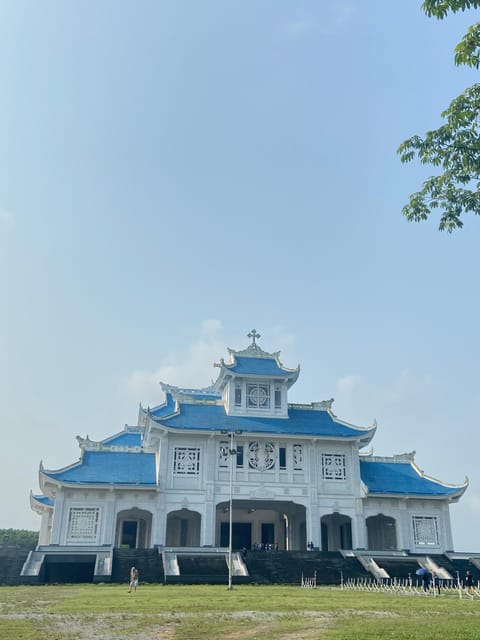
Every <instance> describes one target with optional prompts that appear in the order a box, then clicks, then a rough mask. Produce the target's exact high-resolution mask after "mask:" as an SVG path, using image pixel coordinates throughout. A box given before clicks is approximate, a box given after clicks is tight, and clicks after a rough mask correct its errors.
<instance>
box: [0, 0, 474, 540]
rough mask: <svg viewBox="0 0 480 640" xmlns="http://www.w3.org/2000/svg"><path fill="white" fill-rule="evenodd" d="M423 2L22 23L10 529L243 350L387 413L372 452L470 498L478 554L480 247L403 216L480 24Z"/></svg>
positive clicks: (1, 409)
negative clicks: (420, 153) (96, 456)
mask: <svg viewBox="0 0 480 640" xmlns="http://www.w3.org/2000/svg"><path fill="white" fill-rule="evenodd" d="M420 4H421V3H420V1H419V0H418V1H417V0H402V2H384V1H383V0H346V1H343V0H338V1H337V0H328V1H327V0H323V1H319V0H315V1H311V2H286V1H282V0H271V1H268V0H263V1H262V2H244V1H242V2H240V1H239V2H237V1H234V0H232V1H230V2H223V1H220V0H216V1H213V0H212V1H208V0H202V2H194V1H193V0H191V1H188V2H187V1H182V0H175V1H169V2H161V1H155V2H148V1H146V0H144V1H140V2H121V1H115V2H113V1H112V2H107V1H98V2H91V3H81V2H69V1H61V2H54V1H49V2H44V3H36V2H33V1H32V2H22V1H19V0H15V1H14V2H13V1H7V2H3V3H1V5H0V80H1V87H2V91H1V94H2V99H1V100H0V136H1V141H2V145H1V153H0V291H1V299H2V303H3V304H2V310H3V312H2V313H1V314H0V425H1V427H0V428H1V430H2V442H3V446H2V453H3V455H2V466H1V472H0V473H1V478H2V484H3V487H4V505H3V508H2V516H1V519H0V528H1V527H17V528H38V526H39V520H38V518H37V516H36V515H35V514H33V513H32V512H30V509H29V502H28V493H29V491H30V488H33V490H34V491H35V490H38V484H37V472H38V466H39V462H40V460H41V459H42V460H43V462H44V464H45V466H46V467H47V468H58V467H62V466H65V465H67V464H70V463H72V462H74V461H75V460H76V459H77V458H78V455H79V451H78V448H77V443H76V441H75V435H77V434H79V435H82V436H85V435H87V434H88V435H89V436H90V437H91V438H93V439H101V438H103V437H106V436H108V435H110V434H112V433H115V432H117V431H119V430H121V429H122V428H123V425H124V424H125V423H129V424H134V423H135V421H136V415H137V407H138V403H139V402H140V401H141V402H143V403H144V404H151V405H154V404H158V403H159V402H160V401H161V399H162V398H161V392H160V388H159V386H158V381H159V380H163V381H165V382H169V383H172V384H178V385H182V386H188V385H192V386H204V385H206V384H209V382H210V381H211V379H212V378H214V377H215V376H216V371H215V370H214V369H213V368H212V363H213V362H214V361H218V360H219V358H220V357H222V356H226V348H227V346H230V347H232V348H236V349H241V348H244V347H246V346H247V344H248V342H249V341H248V338H247V337H246V334H247V333H248V331H249V330H250V329H252V328H253V327H255V328H256V329H257V330H258V331H260V333H261V334H262V338H261V340H260V346H261V347H262V348H263V349H265V350H267V351H275V350H277V349H281V350H282V359H283V361H284V363H285V365H286V366H292V367H293V366H296V365H297V363H300V365H301V368H302V373H301V377H300V379H299V381H298V382H297V384H296V385H295V387H294V388H293V389H292V391H291V400H292V401H297V402H310V401H313V400H322V399H326V398H330V397H332V396H333V397H334V398H335V400H336V401H335V405H334V411H335V413H336V414H337V415H338V416H339V417H340V418H343V419H345V420H348V421H351V422H353V423H354V424H359V425H363V424H371V422H372V421H373V419H374V418H376V419H377V421H378V432H377V435H376V437H375V439H374V443H373V444H374V452H375V453H377V454H378V455H391V454H396V453H402V452H405V451H411V450H413V449H414V450H416V452H417V455H416V460H417V463H418V465H419V466H420V467H421V468H422V469H424V470H425V472H426V473H428V474H430V475H432V476H434V477H437V478H440V479H442V480H444V481H446V482H452V483H460V482H462V481H463V479H464V477H465V476H466V475H468V476H469V478H470V487H469V489H468V491H467V493H466V495H465V496H464V498H463V499H462V500H461V501H460V503H459V504H458V505H454V506H453V507H452V510H451V513H452V521H453V528H454V540H455V546H456V548H457V549H459V550H476V551H478V550H479V545H478V541H477V535H476V532H477V531H478V530H479V528H480V470H479V469H480V468H479V465H478V450H479V444H480V442H479V441H480V435H479V432H478V418H477V416H478V408H477V398H478V392H477V386H478V381H479V361H480V358H479V356H480V354H479V346H478V344H479V343H478V326H479V317H478V316H479V300H478V292H477V280H478V244H479V240H480V220H478V219H477V220H475V219H470V220H469V219H467V220H466V221H465V222H466V224H465V228H464V229H463V230H462V231H460V232H457V233H456V234H454V235H447V234H442V233H440V232H438V231H437V225H438V220H435V219H432V220H431V221H429V222H427V223H424V224H420V225H419V224H412V223H408V222H407V221H406V220H405V219H404V218H403V217H402V216H401V213H400V210H401V207H402V205H403V204H404V203H405V202H406V200H407V199H408V195H409V193H411V192H412V191H414V190H416V189H417V188H418V187H419V186H420V184H421V181H422V180H423V179H424V178H425V177H426V176H428V175H429V174H430V172H431V171H430V169H429V168H428V167H422V166H419V165H416V164H411V165H406V166H402V165H401V163H400V161H399V159H398V156H397V155H396V148H397V147H398V145H399V144H400V142H402V141H403V140H404V139H405V138H407V137H409V136H410V135H412V134H414V133H420V134H421V133H423V132H424V131H426V130H428V129H432V128H434V127H436V126H438V125H439V124H440V122H441V120H440V113H441V111H442V110H443V109H444V108H446V107H447V105H448V103H449V102H450V100H451V99H452V98H453V97H455V96H456V95H457V94H458V93H460V92H461V91H462V90H463V89H464V88H465V87H466V86H468V85H469V84H472V83H473V82H475V81H476V80H477V72H474V71H472V70H470V69H458V68H455V66H454V64H453V48H454V46H455V44H456V43H457V42H458V40H459V39H460V38H461V36H462V35H463V33H464V32H465V30H466V28H467V26H468V25H469V24H470V23H471V22H473V21H474V20H475V17H476V16H475V14H473V13H466V14H461V15H458V16H453V17H450V18H449V19H447V20H444V21H437V20H434V19H428V18H427V17H426V16H425V15H424V14H423V13H422V11H421V9H420Z"/></svg>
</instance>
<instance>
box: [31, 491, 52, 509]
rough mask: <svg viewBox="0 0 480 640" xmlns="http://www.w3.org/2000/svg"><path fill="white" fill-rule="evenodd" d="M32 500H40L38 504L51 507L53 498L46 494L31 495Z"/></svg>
mask: <svg viewBox="0 0 480 640" xmlns="http://www.w3.org/2000/svg"><path fill="white" fill-rule="evenodd" d="M32 498H33V500H35V501H36V502H40V504H44V505H45V506H47V507H53V500H52V499H51V498H49V497H48V496H44V495H43V494H37V495H32Z"/></svg>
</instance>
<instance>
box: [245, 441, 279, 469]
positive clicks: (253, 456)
mask: <svg viewBox="0 0 480 640" xmlns="http://www.w3.org/2000/svg"><path fill="white" fill-rule="evenodd" d="M248 465H249V467H250V468H251V469H255V470H256V471H267V470H268V469H273V467H274V466H275V445H274V444H272V443H271V442H251V443H250V444H249V445H248Z"/></svg>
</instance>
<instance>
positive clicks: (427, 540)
mask: <svg viewBox="0 0 480 640" xmlns="http://www.w3.org/2000/svg"><path fill="white" fill-rule="evenodd" d="M413 537H414V540H415V544H418V545H425V546H434V545H438V523H437V518H436V517H435V516H413Z"/></svg>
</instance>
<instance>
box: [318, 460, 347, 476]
mask: <svg viewBox="0 0 480 640" xmlns="http://www.w3.org/2000/svg"><path fill="white" fill-rule="evenodd" d="M345 477H346V472H345V455H344V454H343V453H322V478H323V479H324V480H345Z"/></svg>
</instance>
